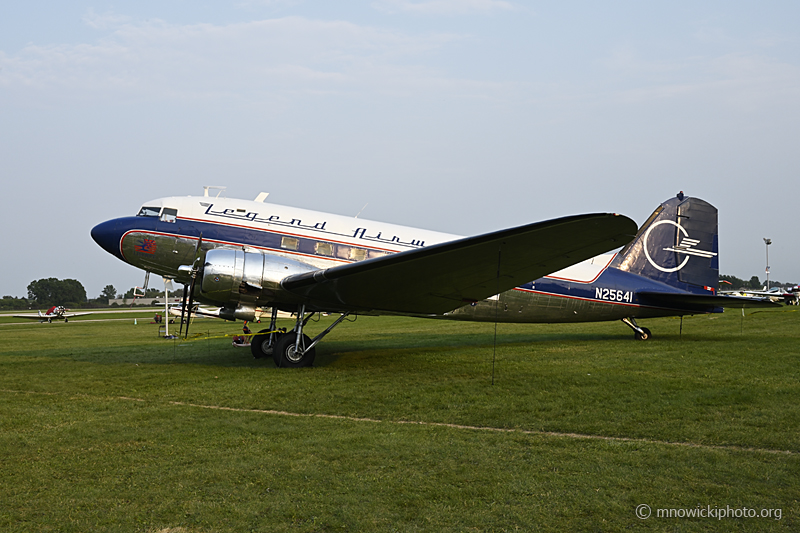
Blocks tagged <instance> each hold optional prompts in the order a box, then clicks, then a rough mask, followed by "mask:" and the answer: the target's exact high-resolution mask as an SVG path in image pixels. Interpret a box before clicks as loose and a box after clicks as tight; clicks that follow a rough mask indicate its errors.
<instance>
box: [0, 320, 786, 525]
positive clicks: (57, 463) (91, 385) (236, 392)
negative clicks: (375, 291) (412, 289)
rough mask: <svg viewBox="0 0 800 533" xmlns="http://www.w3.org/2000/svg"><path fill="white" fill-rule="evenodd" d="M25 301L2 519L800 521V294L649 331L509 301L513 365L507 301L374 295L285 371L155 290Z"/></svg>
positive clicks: (1, 354) (3, 386) (10, 327)
mask: <svg viewBox="0 0 800 533" xmlns="http://www.w3.org/2000/svg"><path fill="white" fill-rule="evenodd" d="M133 316H138V317H139V319H138V324H137V325H136V326H134V325H133ZM98 318H115V319H116V318H120V319H122V320H113V321H94V320H95V319H98ZM17 321H18V319H11V318H0V406H1V407H0V415H1V417H0V428H2V432H0V447H2V456H0V457H1V458H0V469H1V470H0V472H1V473H2V480H3V483H2V488H0V502H2V505H1V506H0V531H26V532H27V531H75V532H78V531H80V532H84V531H141V532H148V533H149V532H162V531H164V532H171V533H177V532H186V533H190V532H191V533H193V532H212V531H214V532H216V531H236V532H240V531H370V530H377V531H628V530H634V531H637V530H639V531H708V530H719V531H731V530H733V531H798V530H800V514H799V513H800V406H799V405H798V398H800V380H799V379H798V378H800V313H798V312H795V309H794V308H791V307H787V308H782V309H779V310H775V311H768V312H758V313H752V314H748V315H747V316H746V317H745V318H742V316H741V314H740V313H739V312H738V311H733V312H730V311H729V312H727V313H725V314H723V315H721V316H720V315H717V316H713V317H709V316H697V317H687V318H685V319H684V322H683V334H682V335H679V327H680V321H679V320H678V319H658V320H649V321H646V323H645V325H646V326H647V327H649V328H650V329H651V330H652V331H653V333H654V338H653V339H652V340H651V341H647V342H637V341H634V340H633V336H632V334H631V333H630V330H629V329H628V328H627V327H626V326H624V325H622V324H621V323H600V324H583V325H505V324H500V325H499V326H498V344H497V351H496V362H495V365H494V384H492V372H493V365H492V359H493V350H492V343H493V334H494V325H493V324H470V323H452V322H439V321H431V320H422V319H410V318H365V317H361V318H358V320H357V321H355V322H354V323H344V324H342V325H341V326H339V327H338V328H337V329H336V330H335V331H334V332H333V333H332V334H331V335H329V336H328V337H327V338H326V340H325V341H324V342H323V343H322V344H320V345H319V347H318V350H317V360H316V366H315V367H314V368H309V369H301V370H287V369H277V368H275V367H274V365H273V364H272V361H271V360H270V361H268V360H265V359H259V360H255V359H253V358H252V357H251V355H250V352H249V350H248V349H239V348H233V347H232V346H231V345H230V341H229V340H228V339H222V338H212V339H205V338H202V337H201V338H198V339H196V340H193V341H191V342H185V341H170V340H164V339H160V338H158V337H157V327H156V326H155V325H151V324H145V323H143V322H146V321H147V320H143V319H142V315H141V313H140V314H137V315H130V316H126V315H124V314H118V315H113V317H112V316H101V315H98V316H95V315H90V316H87V317H81V318H80V319H78V318H76V319H74V320H71V321H70V322H69V323H68V324H63V323H53V324H38V323H32V324H24V325H18V324H12V322H17ZM329 321H330V319H323V320H322V321H321V322H320V323H317V324H312V325H311V326H310V327H309V331H310V332H311V333H314V332H318V331H320V330H321V329H322V328H323V327H324V326H325V325H326V324H328V323H329ZM239 327H240V325H236V324H230V323H228V324H226V323H223V322H222V321H216V320H200V321H196V322H195V324H194V325H193V331H194V332H197V333H200V332H202V333H203V334H204V335H208V336H212V337H213V336H215V335H218V334H220V333H225V332H227V333H236V332H238V331H239V329H238V328H239ZM640 504H647V505H649V506H650V508H651V510H652V516H650V517H649V518H647V519H641V518H638V517H637V515H636V509H637V506H639V505H640ZM670 508H673V509H676V510H677V509H689V510H703V511H705V512H707V509H708V508H711V509H712V510H715V509H723V510H725V509H727V508H730V509H731V510H733V509H741V508H748V509H753V510H755V512H756V513H761V511H762V510H765V513H766V512H767V511H768V510H771V513H772V517H771V518H770V517H765V518H761V517H759V518H735V517H729V518H723V519H721V520H719V519H717V518H685V517H684V518H680V517H673V518H665V517H658V516H657V512H658V509H670ZM684 512H685V511H684ZM740 512H741V511H740ZM777 513H780V519H776V514H777Z"/></svg>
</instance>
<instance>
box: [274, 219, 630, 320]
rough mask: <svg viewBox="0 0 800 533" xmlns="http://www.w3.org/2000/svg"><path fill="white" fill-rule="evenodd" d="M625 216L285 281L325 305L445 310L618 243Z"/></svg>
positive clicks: (545, 226) (512, 233)
mask: <svg viewBox="0 0 800 533" xmlns="http://www.w3.org/2000/svg"><path fill="white" fill-rule="evenodd" d="M636 230H637V228H636V223H635V222H634V221H633V220H631V219H629V218H627V217H625V216H622V215H615V214H607V213H602V214H589V215H576V216H570V217H564V218H558V219H555V220H548V221H545V222H537V223H533V224H527V225H525V226H519V227H516V228H511V229H505V230H501V231H496V232H493V233H487V234H484V235H478V236H476V237H467V238H464V239H458V240H455V241H449V242H444V243H440V244H436V245H433V246H426V247H424V248H420V249H417V250H409V251H407V252H400V253H397V254H393V255H388V256H385V257H379V258H376V259H370V260H367V261H361V262H358V263H351V264H349V265H342V266H337V267H332V268H329V269H326V270H318V271H314V272H306V273H302V274H295V275H293V276H289V277H288V278H286V279H285V280H283V282H282V283H281V286H282V287H283V288H284V289H285V290H287V291H289V292H291V293H293V294H295V295H297V296H300V297H302V298H304V299H305V301H306V303H307V304H308V305H310V306H313V307H315V308H318V309H327V310H332V311H334V310H355V311H384V312H395V313H409V314H441V313H445V312H448V311H452V310H453V309H456V308H458V307H461V306H463V305H467V304H469V303H472V302H477V301H480V300H483V299H485V298H488V297H490V296H493V295H495V294H498V293H501V292H503V291H506V290H509V289H512V288H514V287H517V286H519V285H522V284H523V283H527V282H530V281H532V280H535V279H537V278H540V277H542V276H545V275H547V274H551V273H553V272H556V271H558V270H561V269H562V268H566V267H568V266H570V265H573V264H575V263H579V262H581V261H584V260H585V259H589V258H591V257H594V256H596V255H598V254H601V253H604V252H607V251H609V250H613V249H614V248H618V247H620V246H622V245H624V244H626V243H627V242H628V241H630V240H631V238H633V236H634V235H635V234H636Z"/></svg>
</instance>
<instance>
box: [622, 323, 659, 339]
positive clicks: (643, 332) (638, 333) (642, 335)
mask: <svg viewBox="0 0 800 533" xmlns="http://www.w3.org/2000/svg"><path fill="white" fill-rule="evenodd" d="M622 322H623V323H625V324H626V325H627V326H628V327H630V328H631V329H632V330H633V335H634V337H636V340H637V341H646V340H649V339H650V338H652V336H653V334H652V333H650V330H649V329H647V328H640V327H639V325H638V324H636V319H635V318H623V319H622Z"/></svg>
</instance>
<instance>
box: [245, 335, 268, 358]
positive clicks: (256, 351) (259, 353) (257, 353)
mask: <svg viewBox="0 0 800 533" xmlns="http://www.w3.org/2000/svg"><path fill="white" fill-rule="evenodd" d="M266 331H269V330H266V329H263V330H261V331H259V333H264V332H266ZM250 353H252V354H253V357H254V358H256V359H261V358H262V357H269V356H270V355H272V348H271V347H270V346H269V335H253V339H252V340H251V341H250Z"/></svg>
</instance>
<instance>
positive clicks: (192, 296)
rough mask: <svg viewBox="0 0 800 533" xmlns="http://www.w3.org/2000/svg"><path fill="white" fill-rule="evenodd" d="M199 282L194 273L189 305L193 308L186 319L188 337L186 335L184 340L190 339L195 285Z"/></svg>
mask: <svg viewBox="0 0 800 533" xmlns="http://www.w3.org/2000/svg"><path fill="white" fill-rule="evenodd" d="M196 281H197V273H196V272H194V271H192V282H191V283H190V284H189V305H190V306H191V308H190V309H189V316H188V318H187V319H186V335H184V337H183V338H184V339H187V338H189V324H191V322H192V309H193V308H194V299H193V298H194V284H195V282H196Z"/></svg>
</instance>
